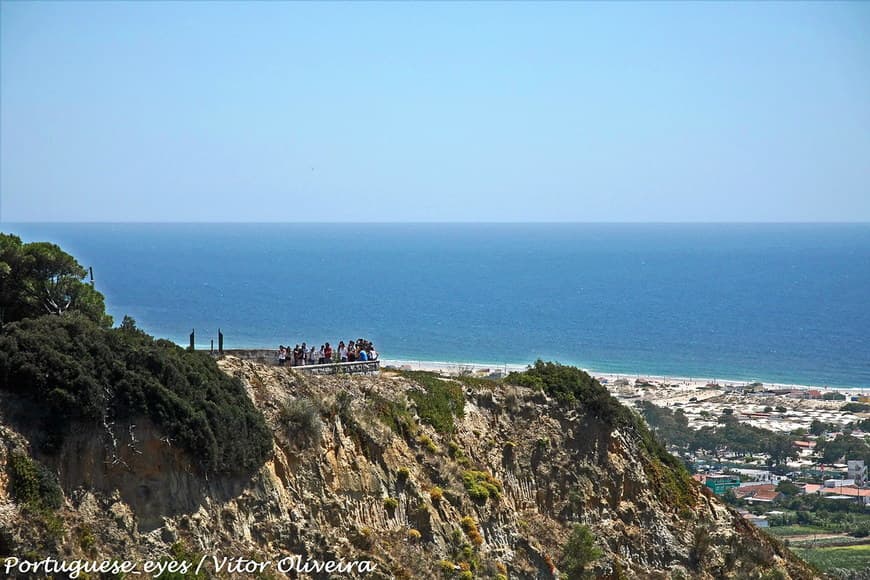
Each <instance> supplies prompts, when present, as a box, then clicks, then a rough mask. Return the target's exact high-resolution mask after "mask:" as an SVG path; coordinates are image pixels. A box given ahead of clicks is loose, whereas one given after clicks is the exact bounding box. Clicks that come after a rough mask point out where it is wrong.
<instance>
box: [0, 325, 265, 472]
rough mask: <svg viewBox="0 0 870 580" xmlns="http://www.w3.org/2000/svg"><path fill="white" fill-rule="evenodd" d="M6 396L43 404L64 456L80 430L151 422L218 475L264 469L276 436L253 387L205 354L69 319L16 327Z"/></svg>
mask: <svg viewBox="0 0 870 580" xmlns="http://www.w3.org/2000/svg"><path fill="white" fill-rule="evenodd" d="M0 389H3V390H6V391H11V392H14V393H18V394H20V395H22V396H24V397H29V398H31V399H32V400H33V401H34V402H36V403H38V405H39V406H38V408H39V409H40V410H41V411H42V413H41V417H40V419H39V422H40V425H39V431H41V432H42V433H44V434H45V436H46V437H45V439H44V440H43V442H42V443H43V445H42V447H43V449H44V450H45V451H49V452H50V451H52V450H55V449H57V447H58V446H59V444H60V443H61V442H62V441H63V439H64V436H65V435H66V433H67V432H68V430H69V429H70V427H71V426H72V425H73V424H74V423H76V422H85V423H91V424H93V425H98V426H99V425H104V424H109V423H111V422H113V421H116V420H125V419H133V418H134V417H136V416H138V415H144V416H146V417H149V418H150V419H151V420H152V421H154V423H156V424H157V425H159V426H160V427H161V428H162V429H163V430H164V431H165V432H166V433H167V435H169V437H171V439H172V440H173V442H175V443H177V444H178V445H180V446H181V447H183V448H185V449H187V450H188V451H189V452H190V453H191V455H192V456H193V457H194V458H195V459H196V460H197V461H198V462H199V463H200V465H201V466H202V467H203V468H204V469H207V470H211V471H226V472H230V471H241V470H245V469H248V468H254V467H256V466H259V465H260V464H262V462H263V460H264V459H265V457H266V455H267V454H268V453H269V451H270V449H271V435H270V433H269V431H268V429H267V427H266V425H265V422H264V421H263V417H262V415H260V413H259V412H258V411H257V410H256V409H255V408H254V406H253V404H252V403H251V402H250V400H249V399H248V397H247V395H246V393H245V390H244V387H243V386H242V384H241V383H240V382H239V381H238V380H237V379H231V378H230V377H228V376H227V375H225V374H224V373H223V372H221V370H220V369H219V368H218V367H217V365H216V364H215V362H214V360H212V358H211V357H210V356H209V355H208V354H205V353H197V352H187V351H185V350H184V349H182V348H180V347H178V346H177V345H175V344H172V343H171V342H169V341H166V340H154V339H153V338H152V337H150V336H148V335H147V334H145V333H144V332H142V331H140V330H137V329H136V328H135V324H134V323H133V321H132V320H131V319H127V320H126V323H125V324H124V325H123V326H122V328H116V329H107V328H103V327H101V326H99V325H98V324H96V323H94V322H93V321H92V320H90V319H89V318H87V317H85V316H82V315H79V314H75V313H68V314H66V315H64V316H41V317H39V318H35V319H24V320H22V321H20V322H16V323H13V324H10V325H7V326H6V327H5V328H4V330H3V333H2V335H0Z"/></svg>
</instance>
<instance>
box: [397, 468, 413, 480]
mask: <svg viewBox="0 0 870 580" xmlns="http://www.w3.org/2000/svg"><path fill="white" fill-rule="evenodd" d="M410 475H411V471H410V470H409V469H408V468H407V467H400V468H399V470H398V471H397V472H396V477H398V479H399V481H407V480H408V477H410Z"/></svg>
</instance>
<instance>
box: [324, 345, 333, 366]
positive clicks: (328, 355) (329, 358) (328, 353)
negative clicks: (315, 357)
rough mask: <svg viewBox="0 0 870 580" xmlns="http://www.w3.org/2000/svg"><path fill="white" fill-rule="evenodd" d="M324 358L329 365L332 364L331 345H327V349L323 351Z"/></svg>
mask: <svg viewBox="0 0 870 580" xmlns="http://www.w3.org/2000/svg"><path fill="white" fill-rule="evenodd" d="M323 356H324V357H325V358H326V361H325V362H327V363H331V362H332V347H331V346H329V343H328V342H327V343H326V347H325V348H324V349H323Z"/></svg>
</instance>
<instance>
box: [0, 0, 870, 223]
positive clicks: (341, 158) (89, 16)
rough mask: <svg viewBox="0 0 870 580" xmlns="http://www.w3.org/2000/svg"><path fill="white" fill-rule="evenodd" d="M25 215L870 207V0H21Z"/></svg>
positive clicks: (5, 39)
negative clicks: (246, 0) (417, 0)
mask: <svg viewBox="0 0 870 580" xmlns="http://www.w3.org/2000/svg"><path fill="white" fill-rule="evenodd" d="M0 22H2V24H0V65H2V69H0V75H2V76H0V97H2V102H0V116H2V117H0V196H2V197H0V202H2V205H0V211H2V214H0V220H2V221H6V222H13V221H870V3H868V2H853V3H844V4H835V3H828V2H819V3H811V4H802V3H790V2H787V3H780V2H771V3H736V4H732V3H697V4H690V3H676V4H652V3H615V4H604V3H591V4H587V3H543V4H540V3H538V4H521V3H506V4H500V3H489V2H486V3H473V4H464V3H444V4H438V3H421V4H406V3H401V4H399V3H383V4H381V3H353V4H344V3H286V4H285V3H254V4H240V3H239V4H236V3H229V2H213V3H212V2H191V3H181V2H165V3H157V2H154V3H130V2H96V3H73V2H47V3H35V2H3V3H2V5H0Z"/></svg>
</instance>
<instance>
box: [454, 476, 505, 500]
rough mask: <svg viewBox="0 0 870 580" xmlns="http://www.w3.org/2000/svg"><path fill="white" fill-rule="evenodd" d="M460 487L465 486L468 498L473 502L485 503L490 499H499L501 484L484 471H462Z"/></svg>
mask: <svg viewBox="0 0 870 580" xmlns="http://www.w3.org/2000/svg"><path fill="white" fill-rule="evenodd" d="M462 485H464V486H465V491H467V492H468V496H469V497H470V498H471V499H473V500H475V501H481V502H485V501H486V500H488V499H490V498H492V499H498V498H500V497H501V493H502V484H501V482H500V481H499V480H497V479H496V478H495V477H493V476H492V474H490V473H487V472H486V471H475V470H468V471H463V472H462Z"/></svg>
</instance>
